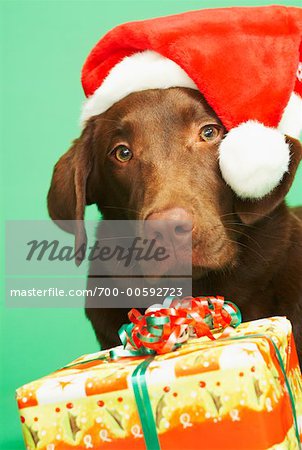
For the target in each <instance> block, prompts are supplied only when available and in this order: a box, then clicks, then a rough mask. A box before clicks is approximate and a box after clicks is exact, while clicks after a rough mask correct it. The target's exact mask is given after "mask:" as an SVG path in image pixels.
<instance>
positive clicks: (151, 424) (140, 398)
mask: <svg viewBox="0 0 302 450" xmlns="http://www.w3.org/2000/svg"><path fill="white" fill-rule="evenodd" d="M153 359H154V357H151V358H148V359H146V360H145V361H143V362H142V363H141V364H139V365H138V366H137V367H136V369H135V370H134V372H133V374H132V377H131V383H132V388H133V392H134V396H135V401H136V405H137V409H138V414H139V418H140V422H141V426H142V430H143V434H144V439H145V444H146V448H147V450H160V444H159V440H158V434H157V430H156V423H155V420H154V415H153V411H152V405H151V401H150V396H149V392H148V387H147V381H146V372H147V369H148V367H149V364H150V363H151V362H152V361H153Z"/></svg>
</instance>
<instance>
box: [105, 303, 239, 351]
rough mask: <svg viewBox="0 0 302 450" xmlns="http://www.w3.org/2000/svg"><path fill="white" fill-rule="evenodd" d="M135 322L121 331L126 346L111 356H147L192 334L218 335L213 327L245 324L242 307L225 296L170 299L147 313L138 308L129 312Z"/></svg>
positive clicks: (168, 347)
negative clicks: (240, 309)
mask: <svg viewBox="0 0 302 450" xmlns="http://www.w3.org/2000/svg"><path fill="white" fill-rule="evenodd" d="M128 316H129V319H130V321H131V323H129V324H125V325H122V327H121V328H120V330H119V336H120V340H121V342H122V344H123V348H117V349H113V350H111V351H110V357H111V358H112V359H117V358H120V357H127V356H132V357H133V356H145V355H152V354H155V353H157V354H163V353H168V352H171V351H173V350H175V349H177V348H179V347H180V346H181V345H183V344H184V343H185V342H187V341H188V339H189V338H190V337H192V336H194V337H197V338H200V337H203V336H207V337H208V338H209V339H211V340H215V339H216V337H215V336H214V334H213V333H212V330H213V329H214V330H220V329H222V330H224V334H222V335H221V336H220V338H221V337H225V335H226V334H227V333H228V331H229V327H230V326H231V327H237V326H238V325H239V324H240V323H241V313H240V311H239V309H238V307H237V306H236V305H235V304H234V303H232V302H228V301H225V300H224V298H223V297H197V298H193V297H186V298H184V299H183V300H181V301H180V300H178V299H176V300H172V299H171V298H168V299H166V300H165V301H164V303H163V305H159V306H157V305H154V306H151V307H150V308H148V309H147V310H146V312H145V314H144V315H142V314H141V313H140V312H139V311H138V310H137V309H131V311H130V312H129V313H128Z"/></svg>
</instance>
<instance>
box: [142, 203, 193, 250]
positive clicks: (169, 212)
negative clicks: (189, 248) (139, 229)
mask: <svg viewBox="0 0 302 450" xmlns="http://www.w3.org/2000/svg"><path fill="white" fill-rule="evenodd" d="M192 228H193V225H192V215H191V214H190V213H189V212H188V211H186V210H185V209H183V208H171V209H166V210H163V211H159V212H154V213H151V214H149V216H148V217H147V219H146V227H145V229H146V231H147V236H148V238H149V239H156V240H158V241H164V242H169V241H173V242H174V243H175V244H179V245H184V244H186V242H188V243H189V241H191V234H192Z"/></svg>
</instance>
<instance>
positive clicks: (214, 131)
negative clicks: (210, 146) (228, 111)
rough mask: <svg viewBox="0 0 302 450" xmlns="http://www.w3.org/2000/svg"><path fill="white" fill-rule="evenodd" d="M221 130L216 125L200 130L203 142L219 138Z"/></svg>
mask: <svg viewBox="0 0 302 450" xmlns="http://www.w3.org/2000/svg"><path fill="white" fill-rule="evenodd" d="M219 133H220V130H219V128H218V127H216V126H215V125H206V126H205V127H203V128H202V129H201V130H200V133H199V135H200V137H201V139H202V140H203V141H206V142H210V141H214V140H215V139H216V138H217V137H218V136H219Z"/></svg>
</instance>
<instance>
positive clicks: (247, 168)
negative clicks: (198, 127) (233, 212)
mask: <svg viewBox="0 0 302 450" xmlns="http://www.w3.org/2000/svg"><path fill="white" fill-rule="evenodd" d="M289 161H290V150H289V146H288V144H287V143H286V141H285V137H284V136H283V134H281V133H280V131H278V130H277V129H274V128H268V127H266V126H264V125H263V124H262V123H260V122H256V121H252V120H251V121H248V122H245V123H242V124H240V125H239V126H238V127H236V128H233V129H231V130H230V131H229V133H228V134H227V135H226V137H225V138H224V140H223V141H222V143H221V145H220V149H219V165H220V170H221V173H222V176H223V178H224V180H225V181H226V183H227V184H228V185H229V186H230V187H231V188H232V189H233V191H234V192H235V193H236V194H237V195H238V196H239V197H241V198H246V199H247V198H250V199H259V198H262V197H264V196H265V195H267V194H268V193H270V192H271V191H272V190H273V189H274V188H275V187H276V186H278V184H279V183H280V181H281V180H282V178H283V176H284V174H285V173H286V172H287V171H288V166H289Z"/></svg>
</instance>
